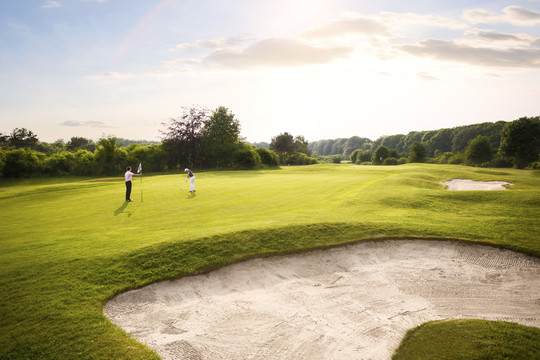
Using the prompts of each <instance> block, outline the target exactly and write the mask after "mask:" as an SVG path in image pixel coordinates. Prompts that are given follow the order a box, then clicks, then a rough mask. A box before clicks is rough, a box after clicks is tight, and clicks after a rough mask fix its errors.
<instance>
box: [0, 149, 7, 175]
mask: <svg viewBox="0 0 540 360" xmlns="http://www.w3.org/2000/svg"><path fill="white" fill-rule="evenodd" d="M5 164H6V152H5V151H4V149H2V147H1V146H0V176H2V175H3V174H4V172H3V171H4V166H5Z"/></svg>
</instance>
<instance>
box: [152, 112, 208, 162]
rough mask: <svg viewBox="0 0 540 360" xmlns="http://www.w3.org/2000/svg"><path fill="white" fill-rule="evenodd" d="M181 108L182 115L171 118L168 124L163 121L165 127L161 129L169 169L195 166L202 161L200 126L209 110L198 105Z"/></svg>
mask: <svg viewBox="0 0 540 360" xmlns="http://www.w3.org/2000/svg"><path fill="white" fill-rule="evenodd" d="M182 109H183V113H182V115H180V117H179V118H177V119H171V120H170V121H169V123H168V124H167V123H163V125H164V126H167V128H166V130H165V131H161V134H162V135H163V144H162V145H163V148H164V149H165V151H166V152H167V153H168V159H167V162H168V166H169V168H170V169H174V168H178V167H179V168H182V167H195V166H200V165H201V164H203V163H204V158H203V136H202V127H203V124H204V121H205V120H206V119H208V112H209V111H208V109H205V108H198V107H191V108H182Z"/></svg>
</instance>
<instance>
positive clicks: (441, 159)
mask: <svg viewBox="0 0 540 360" xmlns="http://www.w3.org/2000/svg"><path fill="white" fill-rule="evenodd" d="M452 156H454V153H451V152H445V153H443V154H440V155H438V156H437V157H436V158H435V163H437V164H449V162H448V161H449V160H450V158H451V157H452Z"/></svg>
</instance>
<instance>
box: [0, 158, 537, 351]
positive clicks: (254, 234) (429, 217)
mask: <svg viewBox="0 0 540 360" xmlns="http://www.w3.org/2000/svg"><path fill="white" fill-rule="evenodd" d="M196 176H197V178H196V186H197V189H198V190H197V192H196V193H195V194H189V193H188V192H187V189H188V184H186V186H185V187H184V190H183V191H182V192H181V191H180V187H181V186H182V184H183V182H184V179H185V175H184V174H180V175H152V176H145V177H144V178H143V180H142V183H141V180H140V178H134V184H133V191H132V198H133V199H134V200H135V202H133V203H125V202H124V192H125V187H124V182H123V179H122V178H121V177H120V178H114V179H112V178H111V179H39V180H20V181H10V182H4V183H0V214H1V219H2V221H1V222H0V275H1V276H0V290H1V293H0V358H2V359H4V358H5V359H75V358H77V359H111V358H114V359H122V358H125V359H151V358H158V357H157V355H156V354H155V353H154V352H153V351H152V350H150V349H148V348H147V347H145V346H143V345H141V344H140V343H138V342H137V341H135V340H133V339H132V338H131V337H130V336H129V335H127V334H126V333H125V332H123V331H122V330H121V329H119V328H117V327H116V326H114V325H112V324H111V323H110V322H109V321H108V320H107V319H106V318H105V317H104V315H103V311H102V310H103V305H104V304H105V302H106V301H107V300H108V299H109V298H111V297H112V296H114V295H115V294H117V293H119V292H121V291H124V290H127V289H131V288H136V287H140V286H143V285H146V284H149V283H151V282H154V281H158V280H163V279H170V278H175V277H180V276H185V275H190V274H196V273H201V272H206V271H210V270H212V269H215V268H218V267H220V266H223V265H226V264H230V263H232V262H235V261H240V260H242V259H247V258H250V257H257V256H268V255H273V254H280V253H290V252H296V251H304V250H307V249H313V248H321V247H327V246H335V245H339V244H344V243H350V242H354V241H361V240H365V239H385V238H386V239H387V238H433V239H456V240H463V241H474V242H480V243H487V244H493V245H497V246H504V247H507V248H510V249H513V250H517V251H521V252H525V253H527V254H531V255H534V256H540V239H539V236H538V234H539V233H540V226H539V222H538V216H539V214H540V186H539V185H540V172H538V171H524V170H513V169H502V170H501V169H478V168H470V167H461V166H443V165H410V164H409V165H401V166H388V167H378V166H356V165H314V166H304V167H284V168H282V169H279V170H262V171H236V172H232V171H231V172H230V171H227V172H225V171H224V172H200V173H196ZM452 178H469V179H474V180H501V181H508V182H512V183H514V184H515V185H514V186H512V189H511V190H510V191H493V192H486V191H472V192H450V191H445V190H444V186H443V185H442V183H441V181H444V180H449V179H452ZM141 184H142V189H143V194H142V195H143V199H141ZM141 200H143V201H141ZM472 327H473V329H474V328H475V325H474V324H473V325H472ZM520 328H521V327H520ZM473 331H474V330H473ZM483 331H484V330H482V328H481V327H478V332H480V333H482V332H483ZM518 338H520V336H518ZM521 338H523V336H521ZM465 340H466V339H465ZM429 341H431V340H429Z"/></svg>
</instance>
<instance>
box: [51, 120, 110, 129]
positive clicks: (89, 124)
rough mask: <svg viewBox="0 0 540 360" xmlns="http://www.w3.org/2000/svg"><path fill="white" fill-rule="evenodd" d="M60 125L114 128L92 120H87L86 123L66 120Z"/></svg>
mask: <svg viewBox="0 0 540 360" xmlns="http://www.w3.org/2000/svg"><path fill="white" fill-rule="evenodd" d="M60 125H61V126H69V127H93V128H114V126H111V125H109V124H106V123H104V122H102V121H93V120H88V121H80V120H66V121H64V122H63V123H61V124H60Z"/></svg>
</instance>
